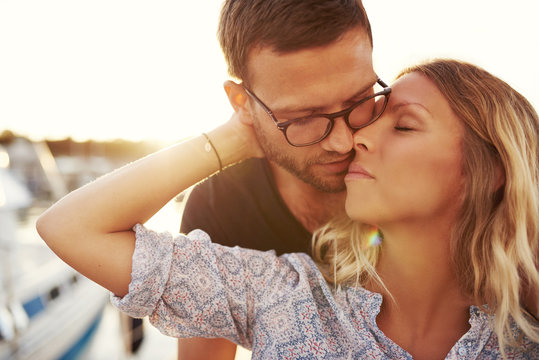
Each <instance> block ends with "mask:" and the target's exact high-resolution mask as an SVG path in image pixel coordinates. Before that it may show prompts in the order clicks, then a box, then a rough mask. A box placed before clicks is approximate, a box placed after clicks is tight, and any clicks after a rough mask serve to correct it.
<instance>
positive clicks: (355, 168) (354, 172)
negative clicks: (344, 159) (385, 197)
mask: <svg viewBox="0 0 539 360" xmlns="http://www.w3.org/2000/svg"><path fill="white" fill-rule="evenodd" d="M354 179H374V177H373V176H372V175H371V173H369V172H368V171H367V170H365V169H364V168H363V167H362V166H361V165H359V164H358V163H351V164H350V167H349V168H348V174H346V177H345V178H344V180H345V181H346V180H354Z"/></svg>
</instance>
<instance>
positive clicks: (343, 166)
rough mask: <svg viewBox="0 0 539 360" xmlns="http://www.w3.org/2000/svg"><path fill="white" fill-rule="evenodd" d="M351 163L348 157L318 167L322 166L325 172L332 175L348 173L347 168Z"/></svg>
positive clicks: (350, 158)
mask: <svg viewBox="0 0 539 360" xmlns="http://www.w3.org/2000/svg"><path fill="white" fill-rule="evenodd" d="M351 161H352V157H351V156H348V157H346V158H344V159H342V160H337V161H331V162H327V163H323V164H320V165H322V166H323V167H324V168H325V169H326V170H328V171H329V172H332V173H346V172H347V171H348V167H349V166H350V162H351Z"/></svg>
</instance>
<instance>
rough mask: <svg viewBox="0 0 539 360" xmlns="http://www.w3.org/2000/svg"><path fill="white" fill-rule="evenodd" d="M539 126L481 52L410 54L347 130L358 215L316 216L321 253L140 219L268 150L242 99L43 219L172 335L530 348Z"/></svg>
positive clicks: (409, 350) (428, 354)
mask: <svg viewBox="0 0 539 360" xmlns="http://www.w3.org/2000/svg"><path fill="white" fill-rule="evenodd" d="M538 132H539V119H538V117H537V114H536V113H535V111H534V110H533V108H532V107H531V106H530V105H529V103H528V102H527V101H526V100H525V99H524V98H523V97H522V96H521V95H519V94H518V93H517V92H515V91H514V90H513V89H511V88H510V87H509V86H508V85H507V84H505V83H503V82H502V81H501V80H499V79H497V78H495V77H493V76H492V75H490V74H488V73H487V72H485V71H483V70H481V69H479V68H477V67H474V66H472V65H469V64H465V63H460V62H456V61H449V60H439V61H434V62H431V63H427V64H424V65H421V66H417V67H414V68H411V69H408V70H406V71H405V72H403V74H402V75H401V77H400V79H399V80H398V81H397V82H396V83H395V86H394V88H393V92H392V95H391V98H390V101H389V103H388V105H387V108H386V110H385V112H384V114H383V115H382V116H381V117H380V118H379V119H378V120H377V121H376V122H374V123H373V124H370V125H368V126H366V127H364V128H361V129H359V130H358V131H357V132H356V133H355V135H354V140H355V150H356V158H355V160H354V162H353V163H352V165H351V166H350V169H349V173H348V175H347V177H346V184H347V191H348V195H347V201H346V210H347V214H348V216H349V217H350V219H352V220H346V219H341V220H336V221H335V222H334V223H332V224H329V225H328V226H327V227H326V228H325V229H323V231H321V232H320V234H319V236H318V237H317V239H316V241H315V254H316V257H317V260H318V266H317V265H315V263H314V262H313V261H312V260H311V259H310V258H309V257H307V256H306V255H304V254H289V255H284V256H282V257H279V258H278V257H276V256H275V255H274V254H273V253H272V252H267V253H262V252H257V251H254V250H245V249H240V248H232V249H231V248H226V247H222V246H219V245H216V244H212V243H211V242H210V240H209V239H208V237H207V235H206V234H205V233H203V232H201V231H195V232H192V233H190V234H189V235H188V236H183V235H181V236H178V237H176V238H175V239H173V238H172V236H171V235H168V234H157V233H154V232H152V231H150V230H147V229H145V228H143V227H142V226H141V225H136V224H141V223H144V222H145V221H146V220H147V219H148V218H149V217H150V216H151V215H153V214H154V213H155V212H156V211H158V210H159V209H160V208H161V207H162V206H163V205H164V204H165V203H166V202H167V201H168V200H169V199H171V198H172V197H174V196H175V195H176V194H177V193H179V192H180V191H182V190H183V189H185V188H187V187H189V186H190V185H192V184H194V183H196V182H197V181H199V180H201V179H203V178H204V177H207V176H209V175H210V174H211V173H212V172H214V171H216V170H217V169H219V167H220V166H222V165H228V164H231V163H234V162H237V161H241V160H242V159H245V158H248V157H252V156H261V151H260V149H259V147H258V144H257V143H256V140H255V137H254V135H253V134H252V132H251V131H250V128H249V127H248V126H245V125H244V124H243V123H242V122H241V119H238V118H235V117H233V119H231V121H229V122H228V123H227V124H225V125H223V126H221V127H219V128H217V129H215V130H214V131H212V132H211V133H210V134H209V137H210V139H211V141H210V140H208V139H206V138H205V137H203V136H201V137H197V138H195V139H192V140H189V141H187V142H184V143H181V144H178V145H176V146H173V147H171V148H169V149H166V150H163V151H161V152H158V153H156V154H153V155H151V156H149V157H147V158H145V159H141V160H139V161H137V162H135V163H133V164H131V165H128V166H126V167H124V168H122V169H120V170H117V171H115V172H113V173H112V174H109V175H108V176H105V177H103V178H101V179H99V180H98V181H96V182H94V183H92V184H90V185H87V186H86V187H84V188H82V189H79V190H77V191H75V192H73V193H72V194H70V195H69V196H67V197H65V198H64V199H63V200H61V201H60V202H59V203H58V204H56V205H54V206H53V207H52V208H51V209H49V210H48V211H47V212H46V213H45V214H44V215H42V217H41V218H40V219H39V221H38V224H37V225H38V230H39V232H40V234H41V236H42V237H43V239H44V240H45V241H46V242H47V244H48V245H49V246H50V247H51V248H52V249H53V250H54V251H55V252H56V253H57V254H58V255H59V256H60V257H61V258H62V259H64V260H65V261H66V262H67V263H68V264H70V265H71V266H73V267H74V268H76V269H77V270H78V271H80V272H81V273H83V274H84V275H86V276H88V277H89V278H91V279H93V280H94V281H96V282H98V283H99V284H101V285H103V286H104V287H106V288H108V289H109V290H111V291H112V292H113V293H114V294H116V296H115V297H114V298H113V302H114V303H115V304H116V305H117V306H118V307H119V308H120V309H122V310H124V311H126V312H129V314H130V315H132V316H146V315H150V320H151V321H152V323H153V324H154V325H155V326H156V327H158V328H159V329H160V330H161V331H162V332H164V333H165V334H168V335H171V336H177V337H190V336H206V337H225V338H227V339H229V340H232V341H234V342H236V343H238V344H240V345H242V346H245V347H247V348H252V350H253V357H254V358H267V359H270V358H271V359H273V358H283V359H284V358H292V359H293V358H338V359H340V358H354V359H366V358H376V359H401V358H402V359H406V358H412V357H413V358H415V359H443V358H447V359H456V358H473V359H475V358H481V359H495V358H499V357H500V356H507V357H512V358H519V359H520V358H523V359H536V358H538V357H539V344H538V343H539V328H538V323H537V312H538V298H537V293H538V292H539V275H538V271H537V268H538V265H539V261H538V254H539V248H538V241H539V239H538V234H539V229H538V227H539V215H538V207H539V205H538V202H539V195H538V191H539V190H538V184H539V181H538V178H539V170H538V165H537V164H538V160H539V159H538V151H539V150H538V149H539V143H538ZM212 146H214V147H213V150H215V151H217V150H218V151H217V152H216V153H213V152H212V151H206V150H212ZM216 155H217V156H216ZM178 164H182V165H183V166H178ZM367 224H368V228H367ZM373 226H375V228H374V229H375V230H374V231H373V234H374V235H375V236H374V237H373V238H372V239H374V240H375V241H373V242H372V243H371V245H369V246H366V245H364V244H363V243H364V241H365V239H366V236H367V232H366V231H367V230H371V229H372V227H373ZM133 228H134V231H133V230H131V229H133ZM135 233H136V234H135ZM135 238H136V246H135ZM382 238H383V239H382ZM376 240H377V241H376ZM380 242H381V244H378V245H376V244H377V243H380ZM131 271H132V272H131ZM328 283H329V284H331V285H329V284H328ZM494 315H495V316H494Z"/></svg>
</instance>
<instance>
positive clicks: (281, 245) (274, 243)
mask: <svg viewBox="0 0 539 360" xmlns="http://www.w3.org/2000/svg"><path fill="white" fill-rule="evenodd" d="M194 229H202V230H204V231H205V232H207V233H208V234H209V235H210V237H211V240H212V241H213V242H215V243H219V244H222V245H226V246H236V245H237V246H240V247H244V248H249V249H257V250H263V251H265V250H270V249H274V250H275V251H276V252H277V254H278V255H280V254H284V253H291V252H305V253H308V254H310V253H311V251H310V250H311V234H310V233H309V232H308V231H307V230H306V229H305V228H304V227H303V225H301V223H299V222H298V221H297V220H296V218H295V217H294V216H293V215H292V213H291V212H290V210H289V209H288V207H287V206H286V204H285V203H284V201H283V199H282V198H281V196H280V194H279V191H278V190H277V186H276V185H275V182H274V181H273V177H272V174H271V169H270V167H269V164H268V162H267V161H266V160H265V159H248V160H245V161H243V162H241V163H239V164H237V165H234V166H231V167H228V168H226V169H225V170H223V171H221V172H220V173H218V174H215V175H213V176H212V177H210V178H208V179H206V180H205V181H204V182H202V183H200V184H198V185H197V186H196V187H195V188H194V189H193V190H192V192H191V194H190V195H189V197H188V199H187V203H186V206H185V209H184V212H183V217H182V225H181V229H180V231H181V232H182V233H188V232H189V231H191V230H194Z"/></svg>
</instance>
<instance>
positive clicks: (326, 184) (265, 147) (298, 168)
mask: <svg viewBox="0 0 539 360" xmlns="http://www.w3.org/2000/svg"><path fill="white" fill-rule="evenodd" d="M258 121H259V119H255V120H254V121H253V128H254V131H255V135H256V138H257V140H258V143H259V144H260V147H261V148H262V151H264V154H265V155H266V159H268V160H269V161H272V162H274V163H275V164H277V165H279V166H280V167H282V168H283V169H285V170H286V171H288V172H290V173H291V174H292V175H294V176H295V177H297V178H298V179H300V180H301V181H303V182H305V183H307V184H309V185H311V186H312V187H314V188H315V189H317V190H318V191H321V192H326V193H340V192H342V191H345V190H346V186H345V184H344V175H345V174H342V179H341V180H339V181H336V180H334V181H327V180H325V179H323V178H321V177H320V176H316V175H315V174H314V173H313V172H312V170H311V167H312V165H314V164H317V163H318V161H319V160H320V159H315V158H307V159H304V160H302V161H301V162H299V161H297V159H294V158H293V157H291V156H288V155H287V154H285V153H284V152H281V151H278V150H277V149H275V147H274V146H273V144H272V143H271V142H270V141H268V138H267V137H266V136H264V131H263V130H262V129H261V127H260V125H259V123H258ZM289 146H290V147H292V145H289Z"/></svg>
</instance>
